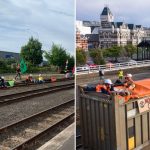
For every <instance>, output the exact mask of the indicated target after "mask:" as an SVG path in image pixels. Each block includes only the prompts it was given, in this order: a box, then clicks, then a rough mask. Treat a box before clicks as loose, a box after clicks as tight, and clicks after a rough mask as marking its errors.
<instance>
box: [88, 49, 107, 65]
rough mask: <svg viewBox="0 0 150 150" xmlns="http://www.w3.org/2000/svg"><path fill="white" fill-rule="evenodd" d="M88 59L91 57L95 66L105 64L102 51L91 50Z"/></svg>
mask: <svg viewBox="0 0 150 150" xmlns="http://www.w3.org/2000/svg"><path fill="white" fill-rule="evenodd" d="M90 57H92V59H93V61H94V63H95V64H97V65H103V64H105V60H104V57H103V50H102V49H92V50H90Z"/></svg>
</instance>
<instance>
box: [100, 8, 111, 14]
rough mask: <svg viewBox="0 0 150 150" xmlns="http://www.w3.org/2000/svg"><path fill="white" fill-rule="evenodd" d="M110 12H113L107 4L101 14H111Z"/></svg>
mask: <svg viewBox="0 0 150 150" xmlns="http://www.w3.org/2000/svg"><path fill="white" fill-rule="evenodd" d="M109 14H112V13H111V11H110V9H109V8H108V7H107V6H106V7H104V9H103V11H102V13H101V15H109Z"/></svg>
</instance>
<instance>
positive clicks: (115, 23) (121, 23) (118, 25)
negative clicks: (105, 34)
mask: <svg viewBox="0 0 150 150" xmlns="http://www.w3.org/2000/svg"><path fill="white" fill-rule="evenodd" d="M111 24H112V25H114V27H115V28H120V26H122V25H123V22H112V23H111Z"/></svg>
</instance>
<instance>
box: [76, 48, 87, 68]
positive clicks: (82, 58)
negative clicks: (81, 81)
mask: <svg viewBox="0 0 150 150" xmlns="http://www.w3.org/2000/svg"><path fill="white" fill-rule="evenodd" d="M85 63H86V53H85V52H84V51H83V50H79V49H77V51H76V64H77V66H80V65H84V64H85Z"/></svg>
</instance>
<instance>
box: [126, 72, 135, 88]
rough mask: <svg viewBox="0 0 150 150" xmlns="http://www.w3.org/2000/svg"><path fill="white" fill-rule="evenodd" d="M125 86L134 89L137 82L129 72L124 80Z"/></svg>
mask: <svg viewBox="0 0 150 150" xmlns="http://www.w3.org/2000/svg"><path fill="white" fill-rule="evenodd" d="M124 86H125V87H126V88H127V89H129V90H133V89H134V88H135V83H134V81H133V79H132V74H127V75H126V77H125V82H124Z"/></svg>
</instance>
